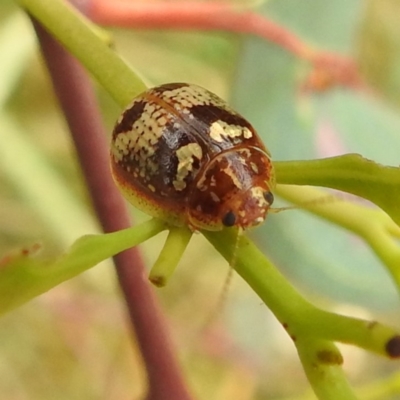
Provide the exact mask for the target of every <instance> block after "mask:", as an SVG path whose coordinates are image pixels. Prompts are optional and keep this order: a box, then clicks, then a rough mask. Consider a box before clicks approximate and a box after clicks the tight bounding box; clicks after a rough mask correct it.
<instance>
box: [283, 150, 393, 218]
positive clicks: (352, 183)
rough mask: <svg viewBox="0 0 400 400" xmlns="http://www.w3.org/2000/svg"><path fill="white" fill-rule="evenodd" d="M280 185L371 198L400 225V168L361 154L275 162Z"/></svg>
mask: <svg viewBox="0 0 400 400" xmlns="http://www.w3.org/2000/svg"><path fill="white" fill-rule="evenodd" d="M275 168H276V176H277V182H278V183H286V184H293V185H314V186H324V187H330V188H334V189H338V190H342V191H345V192H348V193H352V194H355V195H357V196H360V197H363V198H365V199H368V200H370V201H372V202H373V203H375V204H376V205H378V206H379V207H381V208H382V209H383V210H384V211H386V212H387V213H388V214H389V215H390V216H391V217H392V218H393V220H394V221H395V222H396V223H397V224H398V225H400V207H399V199H400V168H398V167H388V166H383V165H380V164H377V163H375V162H373V161H371V160H367V159H365V158H363V157H362V156H360V155H358V154H346V155H344V156H338V157H331V158H326V159H321V160H310V161H289V162H276V163H275Z"/></svg>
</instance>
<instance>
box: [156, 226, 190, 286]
mask: <svg viewBox="0 0 400 400" xmlns="http://www.w3.org/2000/svg"><path fill="white" fill-rule="evenodd" d="M191 237H192V231H191V230H190V229H188V228H186V227H179V228H177V227H170V228H169V234H168V237H167V240H166V242H165V244H164V247H163V249H162V250H161V253H160V255H159V256H158V258H157V261H156V262H155V264H154V266H153V268H152V269H151V271H150V275H149V279H150V281H151V282H152V283H154V284H155V285H156V286H160V287H161V286H165V285H166V284H167V282H168V280H169V278H170V277H171V275H172V274H173V273H174V271H175V269H176V267H177V265H178V262H179V260H180V259H181V258H182V255H183V253H184V251H185V250H186V248H187V246H188V244H189V241H190V238H191Z"/></svg>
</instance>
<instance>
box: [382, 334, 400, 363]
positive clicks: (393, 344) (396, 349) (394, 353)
mask: <svg viewBox="0 0 400 400" xmlns="http://www.w3.org/2000/svg"><path fill="white" fill-rule="evenodd" d="M385 349H386V352H387V353H388V355H389V357H391V358H399V357H400V336H399V335H396V336H393V337H392V338H391V339H390V340H389V341H388V342H387V343H386V346H385Z"/></svg>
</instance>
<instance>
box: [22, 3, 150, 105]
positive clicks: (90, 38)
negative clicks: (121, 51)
mask: <svg viewBox="0 0 400 400" xmlns="http://www.w3.org/2000/svg"><path fill="white" fill-rule="evenodd" d="M18 2H19V4H20V5H21V6H22V7H24V8H25V9H26V11H27V12H28V13H29V14H31V15H32V16H34V17H35V18H36V19H37V20H38V21H39V22H40V23H41V24H42V25H43V26H44V27H45V28H46V30H48V31H49V32H50V33H51V34H52V35H54V37H55V38H57V39H58V40H59V41H60V42H61V43H62V44H63V45H64V46H65V47H66V48H67V49H68V50H69V51H70V52H71V53H72V54H73V55H74V56H75V57H76V58H77V59H78V60H79V61H80V62H81V63H82V64H83V65H84V66H85V68H86V69H87V70H88V71H90V72H91V73H92V74H93V76H94V77H95V78H96V79H97V81H98V82H99V83H100V84H101V85H102V86H103V87H104V88H106V89H107V91H108V92H109V93H110V95H111V96H112V97H113V98H114V100H115V101H116V102H117V103H118V104H119V105H121V106H122V107H126V105H127V104H129V103H130V102H131V101H132V99H133V98H134V97H136V96H137V95H138V94H139V93H141V92H143V91H144V90H146V86H145V84H144V83H143V81H142V80H141V79H140V78H139V77H138V76H137V75H135V73H134V72H133V70H132V68H130V67H129V66H128V65H127V64H126V62H125V61H123V60H122V59H121V57H119V56H118V55H117V54H116V53H115V52H114V51H113V50H111V49H110V48H109V47H108V46H107V45H106V43H104V41H102V40H100V39H99V36H98V35H97V34H96V32H95V30H94V29H93V27H92V24H91V23H90V22H88V21H87V20H86V19H85V18H84V17H83V16H81V15H80V14H79V13H77V12H76V11H75V10H74V9H73V7H72V6H71V5H69V4H68V3H67V2H64V1H57V0H18Z"/></svg>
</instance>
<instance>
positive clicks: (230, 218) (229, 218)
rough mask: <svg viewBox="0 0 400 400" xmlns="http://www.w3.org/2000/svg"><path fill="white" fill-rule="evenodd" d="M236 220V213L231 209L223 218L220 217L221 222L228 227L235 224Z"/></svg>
mask: <svg viewBox="0 0 400 400" xmlns="http://www.w3.org/2000/svg"><path fill="white" fill-rule="evenodd" d="M235 222H236V215H235V214H234V213H233V212H232V211H228V212H227V213H226V214H225V215H224V218H222V224H223V225H224V226H226V227H230V226H233V225H235Z"/></svg>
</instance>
